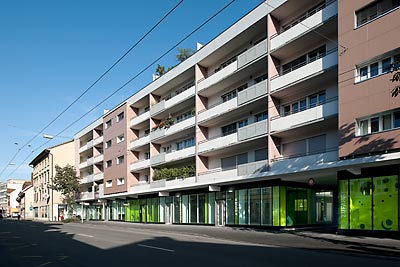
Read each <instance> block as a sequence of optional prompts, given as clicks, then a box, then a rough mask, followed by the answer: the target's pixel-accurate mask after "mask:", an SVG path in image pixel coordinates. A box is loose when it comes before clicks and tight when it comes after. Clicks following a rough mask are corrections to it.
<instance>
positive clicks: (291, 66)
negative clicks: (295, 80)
mask: <svg viewBox="0 0 400 267" xmlns="http://www.w3.org/2000/svg"><path fill="white" fill-rule="evenodd" d="M325 54H326V47H325V45H323V46H321V47H319V48H317V49H315V50H312V51H310V52H308V53H307V54H305V55H302V56H300V57H298V58H296V59H294V60H292V61H290V62H288V63H286V64H284V65H282V75H284V74H287V73H289V72H291V71H294V70H296V69H298V68H300V67H302V66H304V65H306V64H308V63H310V62H313V61H315V60H317V59H319V58H321V57H323V56H325Z"/></svg>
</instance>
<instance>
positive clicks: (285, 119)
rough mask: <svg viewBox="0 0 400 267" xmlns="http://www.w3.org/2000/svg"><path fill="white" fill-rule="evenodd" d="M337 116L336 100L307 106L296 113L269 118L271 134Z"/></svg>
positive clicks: (335, 98)
mask: <svg viewBox="0 0 400 267" xmlns="http://www.w3.org/2000/svg"><path fill="white" fill-rule="evenodd" d="M336 114H338V98H337V97H333V98H330V99H327V100H326V101H322V102H318V103H316V104H315V105H309V106H307V107H305V108H304V109H303V110H299V111H298V112H295V113H293V112H291V113H287V114H283V115H280V116H275V117H273V118H271V132H276V131H282V130H285V129H290V128H294V127H296V126H300V125H305V124H307V123H312V122H315V121H320V120H321V119H324V118H327V117H331V116H333V115H336Z"/></svg>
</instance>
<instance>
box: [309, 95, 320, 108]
mask: <svg viewBox="0 0 400 267" xmlns="http://www.w3.org/2000/svg"><path fill="white" fill-rule="evenodd" d="M317 100H318V96H317V95H312V96H310V98H309V101H310V108H313V107H315V106H317Z"/></svg>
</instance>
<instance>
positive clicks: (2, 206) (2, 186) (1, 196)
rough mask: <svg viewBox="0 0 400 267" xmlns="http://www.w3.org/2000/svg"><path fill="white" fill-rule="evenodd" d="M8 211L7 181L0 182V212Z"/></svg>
mask: <svg viewBox="0 0 400 267" xmlns="http://www.w3.org/2000/svg"><path fill="white" fill-rule="evenodd" d="M6 211H7V183H3V182H0V213H2V214H6Z"/></svg>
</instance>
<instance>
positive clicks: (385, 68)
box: [382, 58, 391, 73]
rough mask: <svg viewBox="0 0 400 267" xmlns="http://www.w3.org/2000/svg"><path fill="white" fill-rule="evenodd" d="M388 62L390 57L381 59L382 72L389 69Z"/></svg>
mask: <svg viewBox="0 0 400 267" xmlns="http://www.w3.org/2000/svg"><path fill="white" fill-rule="evenodd" d="M390 63H391V59H390V58H385V59H384V60H382V73H386V72H389V71H390Z"/></svg>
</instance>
